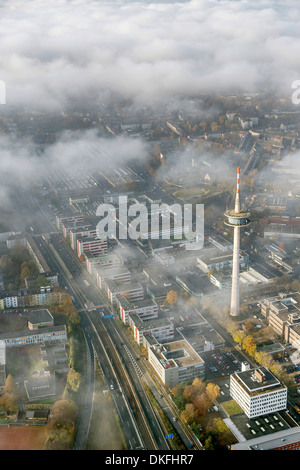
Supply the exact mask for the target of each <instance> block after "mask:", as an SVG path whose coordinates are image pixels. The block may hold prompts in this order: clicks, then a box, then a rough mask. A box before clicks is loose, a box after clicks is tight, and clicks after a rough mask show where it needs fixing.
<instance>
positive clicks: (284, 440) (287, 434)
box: [231, 426, 300, 450]
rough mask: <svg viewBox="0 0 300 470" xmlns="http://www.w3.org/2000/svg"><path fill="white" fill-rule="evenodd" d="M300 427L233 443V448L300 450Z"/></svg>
mask: <svg viewBox="0 0 300 470" xmlns="http://www.w3.org/2000/svg"><path fill="white" fill-rule="evenodd" d="M299 449H300V427H299V426H296V427H294V428H289V429H284V430H283V431H277V432H274V433H271V434H268V435H266V436H259V437H256V438H254V439H249V440H248V441H243V442H238V443H237V444H232V445H231V450H299Z"/></svg>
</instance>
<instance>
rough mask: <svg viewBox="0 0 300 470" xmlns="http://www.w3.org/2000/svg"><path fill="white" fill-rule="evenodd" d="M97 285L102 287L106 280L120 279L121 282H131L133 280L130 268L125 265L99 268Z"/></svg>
mask: <svg viewBox="0 0 300 470" xmlns="http://www.w3.org/2000/svg"><path fill="white" fill-rule="evenodd" d="M96 276H97V285H98V287H100V289H103V288H104V287H105V281H107V280H110V281H118V282H121V283H127V282H128V283H129V282H130V281H131V274H130V271H129V269H127V268H126V267H125V266H120V267H118V268H110V269H99V268H98V269H97V272H96Z"/></svg>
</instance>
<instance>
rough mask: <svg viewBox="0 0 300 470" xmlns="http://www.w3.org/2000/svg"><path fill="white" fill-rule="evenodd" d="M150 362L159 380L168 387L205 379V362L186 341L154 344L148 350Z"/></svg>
mask: <svg viewBox="0 0 300 470" xmlns="http://www.w3.org/2000/svg"><path fill="white" fill-rule="evenodd" d="M148 360H149V364H150V365H151V366H152V368H153V370H154V371H155V373H156V374H157V376H158V377H159V379H160V380H161V381H162V382H163V384H165V385H166V386H168V387H174V386H175V385H177V384H179V383H181V382H184V383H187V382H189V381H192V380H194V379H195V378H196V377H198V378H200V379H204V377H205V364H204V361H203V360H202V359H201V357H200V356H199V355H198V354H197V353H196V351H195V350H194V348H192V346H191V345H190V344H189V343H188V342H187V341H185V340H180V341H173V342H171V343H166V344H159V345H158V344H154V345H153V346H151V347H149V348H148Z"/></svg>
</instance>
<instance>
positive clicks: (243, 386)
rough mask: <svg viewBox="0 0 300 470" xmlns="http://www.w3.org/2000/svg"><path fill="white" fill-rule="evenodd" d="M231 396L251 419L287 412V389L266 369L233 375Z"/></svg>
mask: <svg viewBox="0 0 300 470" xmlns="http://www.w3.org/2000/svg"><path fill="white" fill-rule="evenodd" d="M230 395H231V396H232V398H233V399H234V400H235V401H236V402H237V403H238V404H239V405H240V407H241V408H242V409H243V411H244V413H245V414H246V415H247V417H248V418H250V419H252V418H255V417H258V416H263V415H266V414H269V413H273V412H276V411H282V410H285V409H286V406H287V387H286V386H285V385H284V384H283V383H281V382H280V381H279V380H278V379H277V377H275V375H273V374H272V372H270V371H269V370H268V369H267V368H266V367H260V368H257V369H249V370H245V371H241V372H235V373H234V374H232V375H231V376H230Z"/></svg>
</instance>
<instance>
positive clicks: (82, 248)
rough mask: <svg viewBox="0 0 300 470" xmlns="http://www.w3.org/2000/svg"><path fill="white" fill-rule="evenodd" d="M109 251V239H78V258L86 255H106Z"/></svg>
mask: <svg viewBox="0 0 300 470" xmlns="http://www.w3.org/2000/svg"><path fill="white" fill-rule="evenodd" d="M107 251H108V246H107V239H106V238H105V239H99V238H96V237H81V236H80V237H77V254H78V257H80V256H81V255H85V253H92V254H94V255H105V254H106V253H107Z"/></svg>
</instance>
